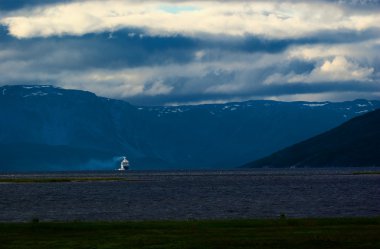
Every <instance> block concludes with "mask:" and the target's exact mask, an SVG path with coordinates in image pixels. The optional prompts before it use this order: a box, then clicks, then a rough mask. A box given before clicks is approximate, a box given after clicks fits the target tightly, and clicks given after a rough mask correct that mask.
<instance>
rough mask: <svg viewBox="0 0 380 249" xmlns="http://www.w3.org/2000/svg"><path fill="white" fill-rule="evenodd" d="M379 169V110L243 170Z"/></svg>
mask: <svg viewBox="0 0 380 249" xmlns="http://www.w3.org/2000/svg"><path fill="white" fill-rule="evenodd" d="M372 166H380V110H376V111H373V112H370V113H367V114H364V115H362V116H360V117H356V118H353V119H351V120H349V121H347V122H346V123H344V124H342V125H340V126H339V127H337V128H334V129H332V130H330V131H327V132H325V133H323V134H320V135H317V136H315V137H313V138H310V139H308V140H306V141H303V142H300V143H298V144H295V145H293V146H290V147H288V148H285V149H283V150H281V151H279V152H276V153H274V154H272V155H270V156H268V157H265V158H263V159H260V160H257V161H255V162H252V163H248V164H246V165H245V167H248V168H254V167H273V168H277V167H281V168H282V167H372Z"/></svg>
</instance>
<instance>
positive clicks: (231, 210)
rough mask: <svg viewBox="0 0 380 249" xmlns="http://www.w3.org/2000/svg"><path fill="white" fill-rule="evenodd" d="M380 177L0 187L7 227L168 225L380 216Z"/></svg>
mask: <svg viewBox="0 0 380 249" xmlns="http://www.w3.org/2000/svg"><path fill="white" fill-rule="evenodd" d="M359 170H360V171H377V172H379V171H380V169H352V168H343V169H342V168H340V169H287V170H271V169H258V170H232V171H165V172H164V171H156V172H153V171H146V172H144V171H130V172H128V173H127V174H124V173H119V172H76V173H75V172H71V173H70V172H65V173H46V174H42V173H38V174H3V175H0V178H1V179H4V178H12V179H14V178H28V179H29V178H39V179H40V178H65V177H67V178H70V177H120V176H122V177H125V178H126V180H127V181H93V182H91V181H89V182H56V183H54V182H51V183H4V182H3V183H0V210H1V211H0V221H12V222H17V221H30V220H32V219H36V218H38V219H39V220H43V221H67V220H83V221H92V220H109V221H111V220H112V221H114V220H162V219H180V220H187V219H219V218H223V219H224V218H227V219H235V218H238V219H240V218H272V217H279V216H280V215H282V214H284V215H286V216H287V217H352V216H379V215H380V175H379V174H354V172H357V171H359Z"/></svg>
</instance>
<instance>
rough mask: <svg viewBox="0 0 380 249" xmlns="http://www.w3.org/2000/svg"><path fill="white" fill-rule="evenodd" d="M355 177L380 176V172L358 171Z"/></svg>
mask: <svg viewBox="0 0 380 249" xmlns="http://www.w3.org/2000/svg"><path fill="white" fill-rule="evenodd" d="M352 174H353V175H380V171H358V172H353V173H352Z"/></svg>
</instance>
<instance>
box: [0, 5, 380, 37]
mask: <svg viewBox="0 0 380 249" xmlns="http://www.w3.org/2000/svg"><path fill="white" fill-rule="evenodd" d="M168 10H169V11H168ZM173 10H174V11H173ZM180 10H182V11H180ZM0 23H2V24H3V25H7V26H8V28H9V32H10V34H11V35H13V36H16V37H18V38H29V37H38V36H41V37H47V36H53V35H58V36H61V35H66V34H70V35H83V34H86V33H92V32H103V31H110V32H112V31H114V30H118V29H121V28H126V27H134V28H142V29H145V30H147V31H148V32H150V33H152V34H156V35H157V34H159V35H165V34H173V33H174V34H177V33H181V34H186V35H196V34H202V33H207V34H226V35H235V36H241V35H245V34H253V35H263V36H266V37H276V38H286V37H299V36H305V35H307V34H309V33H312V32H317V31H320V30H338V29H342V28H343V29H354V30H362V29H367V28H372V27H380V15H378V13H377V12H374V13H368V12H366V13H351V12H345V11H344V10H343V8H342V7H341V6H340V5H337V4H332V3H327V2H308V3H302V2H297V1H289V2H286V1H285V2H278V1H255V2H253V1H252V2H248V1H182V2H178V3H175V2H173V1H136V0H135V1H133V0H126V1H122V0H119V1H116V0H108V1H80V2H72V3H66V4H56V5H46V6H42V7H38V8H35V9H22V10H19V11H16V12H13V13H9V14H8V16H5V17H3V18H1V19H0Z"/></svg>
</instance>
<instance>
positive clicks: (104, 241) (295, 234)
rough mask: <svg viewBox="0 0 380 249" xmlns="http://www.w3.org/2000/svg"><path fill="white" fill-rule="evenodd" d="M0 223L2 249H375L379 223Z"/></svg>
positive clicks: (365, 220) (358, 220)
mask: <svg viewBox="0 0 380 249" xmlns="http://www.w3.org/2000/svg"><path fill="white" fill-rule="evenodd" d="M36 221H37V220H35V223H2V224H1V223H0V245H1V248H4V249H8V248H9V249H10V248H12V249H16V248H17V249H18V248H28V249H35V248H36V249H37V248H38V249H44V248H49V249H50V248H83V249H84V248H97V249H113V248H181V249H182V248H183V249H187V248H234V249H235V248H262V249H266V248H268V249H269V248H271V249H272V248H292V249H297V248H302V249H304V248H311V249H313V248H339V249H341V248H380V236H379V234H380V218H335V219H285V218H284V219H277V220H221V221H155V222H92V223H86V222H69V223H37V222H36Z"/></svg>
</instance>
